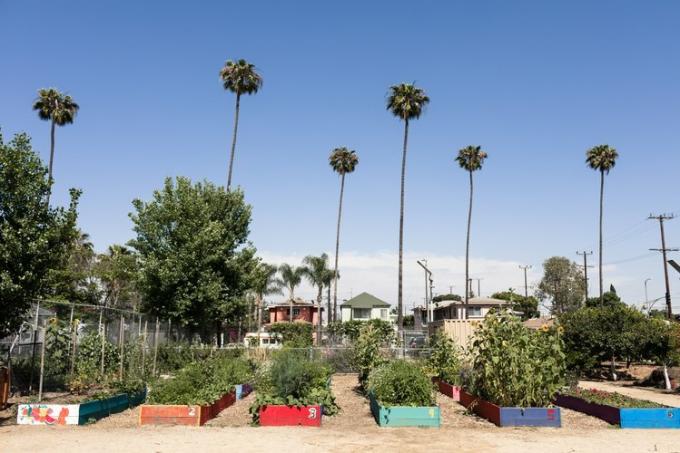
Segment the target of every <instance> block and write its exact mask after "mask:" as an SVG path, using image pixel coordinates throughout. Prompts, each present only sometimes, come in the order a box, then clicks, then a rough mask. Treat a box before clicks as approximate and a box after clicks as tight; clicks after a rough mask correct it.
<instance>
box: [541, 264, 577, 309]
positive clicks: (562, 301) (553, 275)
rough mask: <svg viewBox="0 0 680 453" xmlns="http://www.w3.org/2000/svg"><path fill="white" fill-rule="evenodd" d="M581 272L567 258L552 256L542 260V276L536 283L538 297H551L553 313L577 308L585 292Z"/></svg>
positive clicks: (543, 298)
mask: <svg viewBox="0 0 680 453" xmlns="http://www.w3.org/2000/svg"><path fill="white" fill-rule="evenodd" d="M584 285H585V282H584V279H583V272H582V271H581V269H579V267H578V266H577V265H576V263H574V262H573V261H571V260H570V259H568V258H565V257H563V256H553V257H551V258H548V259H547V260H545V261H544V262H543V278H542V279H541V282H540V283H539V284H538V291H537V292H536V295H537V297H538V298H539V299H541V300H545V299H548V298H550V299H552V312H553V314H560V313H564V312H566V311H569V310H575V309H577V308H579V307H580V306H581V305H582V303H583V294H584V292H585V286H584Z"/></svg>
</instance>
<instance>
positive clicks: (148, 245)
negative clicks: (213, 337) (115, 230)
mask: <svg viewBox="0 0 680 453" xmlns="http://www.w3.org/2000/svg"><path fill="white" fill-rule="evenodd" d="M133 206H134V208H135V212H134V213H131V214H130V218H131V219H132V222H133V224H134V231H135V233H136V234H137V237H136V238H135V239H133V240H131V241H130V242H129V244H130V246H131V247H133V248H134V249H135V250H136V251H137V252H138V254H139V259H140V281H139V285H140V290H141V292H142V295H143V296H144V307H145V308H146V310H148V311H149V312H151V313H154V314H157V315H159V316H163V317H167V318H170V319H173V320H176V321H178V322H179V323H180V324H182V325H184V326H186V327H188V328H189V329H191V330H193V331H195V332H197V333H201V334H202V335H207V334H209V333H211V332H214V331H215V330H217V329H219V328H220V326H221V325H222V324H223V323H225V322H234V321H235V319H236V318H237V317H239V316H241V315H242V314H243V313H242V312H243V311H244V310H245V304H244V302H243V296H244V293H245V292H246V290H248V289H249V288H250V276H251V275H252V274H253V269H254V267H255V266H256V265H257V261H256V259H255V257H254V255H255V249H254V247H252V245H251V244H250V243H249V242H248V234H249V225H250V219H251V208H250V206H249V205H247V204H246V203H245V202H244V200H243V193H242V192H241V191H240V190H237V191H230V192H227V191H225V190H224V188H222V187H217V186H215V185H213V184H212V183H209V182H199V183H195V184H192V182H191V181H190V180H189V179H188V178H184V177H178V178H177V179H176V180H175V181H173V180H172V179H170V178H167V179H166V180H165V185H164V186H163V188H162V189H160V190H156V191H154V193H153V198H152V200H151V201H148V202H144V201H142V200H139V199H136V200H134V201H133Z"/></svg>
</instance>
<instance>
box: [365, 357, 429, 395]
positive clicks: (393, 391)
mask: <svg viewBox="0 0 680 453" xmlns="http://www.w3.org/2000/svg"><path fill="white" fill-rule="evenodd" d="M368 391H369V392H370V393H372V394H373V395H374V396H375V398H376V399H377V400H378V401H379V402H380V404H382V405H384V406H432V405H434V404H435V398H434V387H433V385H432V382H431V381H430V379H429V377H428V376H427V375H426V374H425V373H424V372H423V370H422V368H421V367H419V366H418V365H417V364H416V363H412V362H408V361H406V360H394V361H391V362H388V363H386V364H384V365H382V366H380V367H378V368H376V369H374V370H373V371H371V374H370V376H369V378H368Z"/></svg>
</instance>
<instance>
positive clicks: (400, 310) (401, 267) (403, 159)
mask: <svg viewBox="0 0 680 453" xmlns="http://www.w3.org/2000/svg"><path fill="white" fill-rule="evenodd" d="M407 147H408V118H406V117H405V118H404V150H403V152H402V156H401V198H400V205H399V290H398V292H397V325H398V326H399V331H400V332H403V331H404V313H403V306H404V294H403V281H404V182H405V180H406V149H407Z"/></svg>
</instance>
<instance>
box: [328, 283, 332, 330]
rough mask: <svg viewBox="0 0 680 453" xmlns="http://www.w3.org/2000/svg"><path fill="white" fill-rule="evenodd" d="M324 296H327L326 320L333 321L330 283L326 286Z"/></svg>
mask: <svg viewBox="0 0 680 453" xmlns="http://www.w3.org/2000/svg"><path fill="white" fill-rule="evenodd" d="M326 297H328V314H327V315H326V317H327V318H328V322H329V323H330V322H331V321H333V319H331V308H332V306H331V305H332V302H331V285H330V284H329V285H328V286H326Z"/></svg>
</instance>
